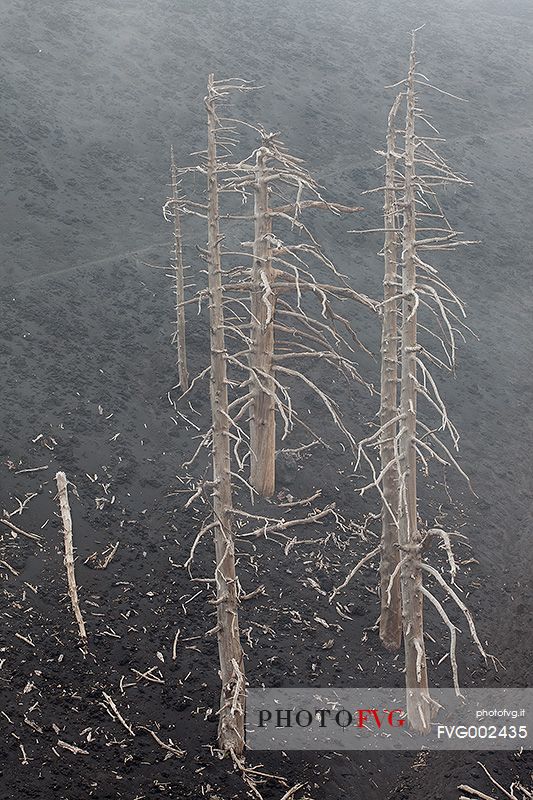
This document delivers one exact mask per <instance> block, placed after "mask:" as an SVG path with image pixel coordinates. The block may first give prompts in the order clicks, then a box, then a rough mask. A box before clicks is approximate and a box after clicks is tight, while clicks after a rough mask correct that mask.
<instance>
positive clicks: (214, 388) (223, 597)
mask: <svg viewBox="0 0 533 800" xmlns="http://www.w3.org/2000/svg"><path fill="white" fill-rule="evenodd" d="M216 98H217V92H216V89H215V86H214V76H213V75H210V76H209V79H208V92H207V97H206V101H205V103H206V109H207V189H208V287H209V324H210V340H211V381H210V399H211V414H212V437H213V444H212V458H213V513H214V521H215V523H216V527H215V529H214V531H215V533H214V539H215V557H216V568H215V578H216V595H217V596H216V609H217V637H218V652H219V661H220V677H221V681H222V693H221V700H220V712H219V724H218V743H219V747H220V749H221V750H222V751H223V752H224V753H228V754H230V753H234V754H236V755H239V754H241V753H242V751H243V748H244V704H245V692H244V690H245V677H244V665H243V652H242V648H241V643H240V635H239V616H238V594H237V582H236V572H235V544H234V539H233V499H232V485H231V461H230V435H229V434H230V430H229V426H230V423H229V415H228V388H227V387H228V384H227V376H226V372H227V366H226V356H227V353H226V345H225V330H224V305H223V282H222V265H221V253H220V243H221V236H220V227H219V201H218V194H219V189H218V176H217V167H218V161H217V133H216V132H217V125H218V123H217V115H216Z"/></svg>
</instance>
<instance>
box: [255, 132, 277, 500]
mask: <svg viewBox="0 0 533 800" xmlns="http://www.w3.org/2000/svg"><path fill="white" fill-rule="evenodd" d="M267 158H268V151H267V150H266V148H264V147H260V148H258V150H257V152H256V162H255V180H254V225H255V232H254V244H253V260H252V270H251V273H252V274H251V284H252V288H251V309H250V314H251V325H250V358H249V363H250V367H251V368H252V370H256V371H257V373H258V374H259V375H261V379H260V380H256V381H253V383H252V388H251V392H252V402H251V409H250V450H251V458H250V462H251V463H250V483H251V485H252V486H253V487H254V489H255V490H256V491H257V492H258V493H259V494H260V495H263V497H270V496H271V495H272V494H273V493H274V489H275V486H276V400H275V384H274V380H273V368H274V315H275V302H276V297H275V294H274V293H273V292H272V291H269V289H270V287H271V286H272V285H273V283H274V274H273V270H272V254H271V242H270V237H271V235H272V218H271V216H270V211H269V202H268V176H267V174H266V170H267ZM265 290H267V291H268V296H267V294H266V292H265Z"/></svg>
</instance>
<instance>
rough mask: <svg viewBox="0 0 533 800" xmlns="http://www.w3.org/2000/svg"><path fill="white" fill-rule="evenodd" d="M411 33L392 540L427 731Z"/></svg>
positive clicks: (410, 678)
mask: <svg viewBox="0 0 533 800" xmlns="http://www.w3.org/2000/svg"><path fill="white" fill-rule="evenodd" d="M415 69H416V55H415V35H414V33H413V36H412V46H411V52H410V55H409V72H408V76H407V84H406V104H407V108H406V122H405V155H404V161H405V164H404V196H403V205H402V216H403V226H402V227H403V230H402V239H403V251H402V295H403V298H402V324H401V381H400V414H401V415H402V418H403V423H402V430H401V431H400V436H399V454H398V455H399V474H400V495H399V509H398V542H399V545H400V547H401V549H402V551H403V553H405V558H404V559H403V561H402V567H401V569H400V584H401V598H402V624H403V640H404V650H405V681H406V689H407V716H408V718H409V722H410V724H411V725H412V727H413V728H414V729H415V730H417V731H424V732H427V731H428V730H429V727H430V719H431V700H430V697H429V691H428V679H427V665H426V651H425V643H424V619H423V594H422V568H421V555H420V538H421V537H420V532H419V529H418V518H417V485H416V484H417V481H416V477H417V476H416V469H417V452H416V421H417V416H416V412H417V387H416V374H417V362H416V355H417V313H416V307H417V303H416V300H417V292H416V281H417V276H416V164H415V157H416V136H415V108H416V93H415V77H414V73H415Z"/></svg>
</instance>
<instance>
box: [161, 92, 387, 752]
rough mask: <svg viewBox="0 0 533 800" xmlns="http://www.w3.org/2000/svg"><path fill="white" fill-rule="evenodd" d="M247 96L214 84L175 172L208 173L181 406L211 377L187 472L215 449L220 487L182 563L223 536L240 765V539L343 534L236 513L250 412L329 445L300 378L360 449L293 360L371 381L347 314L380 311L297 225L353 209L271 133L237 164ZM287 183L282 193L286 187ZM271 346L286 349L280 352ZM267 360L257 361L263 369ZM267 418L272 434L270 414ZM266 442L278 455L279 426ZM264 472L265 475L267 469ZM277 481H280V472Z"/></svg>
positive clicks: (318, 515)
mask: <svg viewBox="0 0 533 800" xmlns="http://www.w3.org/2000/svg"><path fill="white" fill-rule="evenodd" d="M249 88H252V87H249V86H246V85H245V82H243V83H242V84H241V83H239V82H237V81H214V79H213V78H212V77H210V79H209V87H208V95H207V98H206V106H207V111H208V120H209V140H208V141H209V147H208V150H207V152H205V153H196V154H194V155H195V156H196V157H198V158H199V159H200V161H199V163H198V164H197V165H196V166H194V167H185V168H182V169H179V170H177V175H179V176H182V175H183V176H185V175H187V174H191V173H192V174H194V175H197V174H198V172H200V173H202V174H205V175H206V178H207V182H208V192H207V202H195V201H193V200H192V199H190V198H186V197H184V196H180V198H179V201H178V206H179V211H180V212H181V213H182V214H192V215H195V216H197V217H199V218H201V219H202V220H205V221H207V224H208V229H209V231H208V247H207V250H203V249H202V248H198V249H199V255H200V257H201V258H203V259H204V260H205V261H206V263H207V273H208V287H207V290H206V289H200V290H199V291H198V292H197V294H196V296H195V297H194V298H191V299H190V300H187V301H185V305H187V304H188V303H191V302H195V303H198V304H200V305H201V303H202V302H203V300H204V299H206V298H207V299H208V302H209V327H210V338H211V359H210V365H209V367H207V368H206V369H205V370H204V371H203V372H202V373H201V374H200V375H198V376H196V377H195V378H194V379H193V380H192V381H191V382H190V386H189V389H188V390H187V391H186V392H184V393H182V396H181V398H180V402H181V401H182V400H188V399H189V398H190V397H191V396H192V393H193V392H194V388H195V384H196V383H197V382H198V381H199V380H200V379H201V378H203V377H207V376H209V378H210V381H211V424H210V427H209V429H208V430H207V431H205V432H203V433H201V434H200V437H199V438H200V442H199V444H198V446H197V448H196V451H195V452H194V454H193V455H192V457H191V458H190V459H189V460H188V461H187V462H186V463H185V464H184V465H183V466H184V467H186V468H187V469H188V468H190V467H191V466H192V465H193V464H194V463H196V462H197V461H201V456H202V454H203V453H205V451H206V450H207V449H208V448H209V449H210V451H211V455H212V462H213V476H212V480H200V481H198V482H196V486H195V490H194V492H193V494H192V496H191V497H190V498H189V501H188V503H187V505H188V506H190V505H191V503H192V502H194V501H195V500H198V501H200V502H203V503H204V504H206V505H207V506H209V507H212V510H213V513H212V514H210V515H209V516H208V517H207V519H206V520H205V522H204V524H203V525H202V527H201V529H200V531H199V532H198V534H197V536H196V537H195V539H194V542H193V544H192V547H191V551H190V555H189V558H188V559H187V561H186V563H185V566H186V567H187V568H189V569H190V567H191V564H192V562H193V560H194V556H195V551H196V550H197V548H198V546H199V545H200V542H201V541H202V539H203V537H204V536H205V534H207V533H208V532H210V531H214V535H215V546H216V562H217V566H216V589H217V597H216V600H215V603H216V610H217V626H216V628H215V629H214V631H216V632H217V634H218V636H219V653H220V665H221V675H222V683H223V691H222V701H221V719H220V727H219V743H220V747H221V750H223V751H225V752H231V753H232V754H233V755H234V756H236V757H237V758H238V754H239V753H240V752H241V750H242V744H243V742H242V733H243V732H242V727H241V724H242V711H243V709H244V696H243V691H244V680H245V678H244V670H243V666H242V651H241V649H240V644H239V636H238V616H237V614H238V603H239V598H240V594H241V590H240V587H239V582H238V578H237V576H236V574H235V538H236V537H237V536H238V537H239V539H241V540H242V541H243V542H244V541H245V540H250V539H252V540H253V539H255V538H258V537H260V536H263V537H273V538H276V540H279V541H281V543H283V545H284V546H285V548H287V549H290V548H291V547H292V546H294V545H295V543H296V537H294V535H292V534H291V532H290V531H291V529H292V528H294V527H295V526H301V525H310V524H321V522H322V520H324V519H325V518H326V517H328V516H330V515H331V516H333V517H334V518H336V519H338V520H339V521H340V524H341V525H342V519H341V518H339V517H338V515H337V514H336V511H335V508H334V504H330V505H327V506H326V507H324V508H320V507H318V508H317V507H311V509H310V511H309V513H308V514H307V516H305V517H303V518H301V519H295V518H291V519H288V520H286V519H285V518H284V517H282V518H281V519H278V518H276V517H274V516H272V517H266V516H262V515H257V514H253V513H250V512H248V511H245V510H244V509H242V508H240V507H237V508H235V506H234V502H233V497H234V495H235V489H236V486H244V487H245V488H246V489H247V490H249V491H250V493H251V495H252V498H253V496H255V495H257V489H256V488H255V487H254V486H252V484H251V483H250V482H249V481H248V480H247V475H246V469H247V467H248V466H249V464H252V463H253V459H254V457H255V453H254V445H253V444H252V437H253V436H254V434H253V431H251V430H250V431H249V432H247V430H246V415H247V413H250V414H251V416H252V417H253V413H252V408H253V405H254V400H257V401H258V403H260V402H261V400H265V399H266V401H268V402H269V403H272V404H273V405H274V408H275V411H276V413H277V414H279V416H280V418H281V419H282V435H281V439H283V438H284V437H285V436H286V435H287V434H288V433H289V432H290V431H291V430H292V429H293V426H295V425H296V424H300V425H301V426H302V427H303V429H304V430H305V431H306V433H311V435H313V436H314V439H313V441H312V442H311V443H310V444H306V445H303V446H302V447H301V448H299V449H304V450H305V449H306V448H309V447H310V446H311V445H314V444H316V443H317V442H318V441H323V440H322V439H321V437H320V436H315V435H314V432H313V431H312V430H311V428H310V426H309V425H308V424H307V423H306V422H305V421H304V420H303V419H302V418H301V417H300V415H299V414H298V412H297V411H296V410H295V408H294V405H293V401H292V398H291V387H290V386H289V385H288V382H290V381H292V380H293V379H295V380H300V381H303V382H304V384H305V386H306V387H307V388H309V389H311V390H312V391H313V392H314V393H315V394H316V396H317V397H319V398H320V400H321V402H323V403H324V405H325V407H326V408H327V410H328V412H329V414H330V416H331V417H332V419H333V421H334V422H335V424H337V426H338V428H339V429H340V430H341V431H342V433H343V435H345V436H346V437H347V438H348V440H349V442H350V446H351V447H352V448H354V447H356V441H355V439H354V437H353V435H352V434H351V433H350V431H349V430H348V428H347V427H346V426H345V424H344V422H343V419H342V413H341V409H340V408H339V407H338V406H337V404H336V402H335V400H334V399H332V398H330V397H329V395H328V394H327V393H326V392H325V391H324V390H323V389H322V388H321V387H320V386H317V385H316V384H315V383H314V382H313V380H312V379H311V378H310V377H309V375H308V374H307V372H306V370H305V367H304V368H303V369H294V368H293V367H292V366H288V365H286V363H285V362H286V361H287V360H289V359H295V358H300V359H302V362H303V364H304V365H305V364H306V361H305V359H309V358H311V357H312V358H313V359H314V360H315V362H317V363H318V361H319V360H321V361H323V362H326V363H329V364H330V365H331V366H332V367H334V368H335V369H337V370H339V371H340V372H342V373H343V374H344V375H345V376H346V377H347V378H348V379H349V381H350V382H351V381H353V380H354V379H356V380H359V381H360V382H361V383H365V382H364V381H363V379H362V377H361V376H360V375H359V372H358V369H357V365H356V364H355V363H354V361H353V354H354V353H355V350H356V348H357V347H359V345H360V343H359V339H358V337H357V334H356V332H355V330H354V329H353V328H352V325H351V323H350V321H349V320H348V319H347V318H346V317H345V316H343V315H342V314H341V313H340V311H339V308H338V305H339V304H342V303H343V302H345V301H349V302H350V301H354V300H357V301H358V302H359V303H361V304H363V305H364V306H365V308H367V309H371V310H372V311H375V308H376V303H375V302H374V301H372V300H370V299H369V298H367V297H366V296H365V295H362V294H360V293H358V292H355V291H354V290H353V289H352V288H351V287H350V286H349V285H348V283H347V281H346V279H345V278H344V276H343V275H341V273H339V272H338V271H337V269H336V268H335V266H334V265H333V264H332V263H331V261H329V259H328V258H327V257H326V256H325V255H324V254H323V253H322V251H321V249H320V248H319V246H318V244H317V243H316V241H315V240H314V238H313V236H312V234H311V233H310V231H308V229H307V228H306V226H305V225H304V224H303V223H302V222H301V220H300V219H299V215H300V212H301V211H302V209H304V208H313V207H316V208H327V209H328V210H330V211H331V212H332V213H334V214H339V213H341V212H342V211H353V210H356V209H351V208H350V209H349V208H347V207H344V206H338V205H335V204H331V203H326V202H325V201H324V200H323V199H322V198H321V197H320V195H319V193H318V190H317V185H316V184H315V182H314V181H313V180H312V179H311V177H310V176H308V173H307V172H306V171H304V170H303V168H302V167H301V166H300V162H299V160H298V159H294V158H292V157H291V156H289V155H288V154H287V153H286V152H285V150H284V149H283V146H282V145H281V143H280V142H279V141H278V140H277V137H276V136H275V135H268V136H267V135H266V134H264V132H261V131H260V133H261V135H262V142H261V146H260V147H259V149H257V150H254V151H253V153H252V154H251V155H250V156H249V157H248V158H246V159H244V160H241V161H235V160H233V158H232V154H233V148H234V146H235V144H236V143H237V139H236V131H237V123H238V122H239V121H238V120H234V119H232V118H229V117H224V116H221V115H220V111H219V103H220V102H222V101H223V100H225V99H226V97H227V95H228V94H229V93H230V92H231V91H232V90H247V89H249ZM249 127H253V126H249ZM255 130H259V129H255ZM276 176H277V180H276ZM282 179H283V182H284V184H285V185H284V186H283V187H280V186H279V184H280V182H281V181H282ZM287 186H289V187H290V190H291V191H292V193H293V194H294V198H295V199H294V202H288V199H287V197H286V195H287ZM304 190H307V191H310V192H311V193H312V194H313V195H314V196H313V198H312V199H309V200H307V199H306V200H304V199H303V198H302V192H303V191H304ZM247 191H249V192H250V193H251V195H252V197H253V198H254V212H255V213H253V214H251V213H238V212H236V211H235V210H231V206H230V208H229V210H228V211H226V203H225V207H224V209H223V210H222V211H221V210H220V208H219V199H220V200H223V199H224V198H231V197H232V196H233V197H235V196H237V197H239V198H240V199H241V200H242V201H246V202H247V201H248V200H249V199H250V196H249V195H248V194H247ZM236 193H237V195H236ZM278 195H279V199H278ZM271 198H276V200H277V202H278V205H275V206H274V207H271V206H270V201H271ZM274 218H279V219H285V220H286V221H287V222H289V223H290V226H289V231H290V230H291V229H293V230H295V231H297V232H298V235H299V236H300V239H298V241H296V242H293V243H291V244H289V243H284V242H282V241H281V239H279V237H278V235H277V233H276V235H274V234H273V232H272V227H273V225H272V223H273V219H274ZM221 220H223V221H226V220H231V221H232V224H233V221H238V222H237V225H239V226H241V227H244V226H247V225H251V224H252V223H254V237H253V240H252V241H250V242H244V243H240V245H239V246H240V248H241V249H238V250H235V249H229V248H227V245H226V244H225V233H226V230H227V228H226V229H225V230H224V231H223V230H221V224H220V221H221ZM289 235H290V233H289ZM306 259H309V260H311V259H314V260H315V261H316V263H318V264H321V265H322V266H323V267H324V268H325V269H328V270H329V271H330V273H331V275H332V278H331V279H330V283H321V282H319V281H318V280H317V278H316V277H315V275H314V272H313V270H312V269H311V268H310V267H309V265H308V264H307V263H306ZM243 261H244V265H243ZM228 262H229V263H228ZM305 296H308V297H310V298H312V299H315V302H316V299H317V300H318V304H317V305H318V309H319V311H318V313H315V314H313V315H312V316H310V315H309V313H308V309H307V308H306V307H305V304H304V297H305ZM278 305H279V308H278ZM274 312H275V313H274ZM254 342H255V343H256V346H255V347H254V346H253V345H254ZM274 344H277V347H276V349H275V348H274ZM259 354H261V355H259ZM259 358H260V359H261V360H260V363H257V360H258V359H259ZM171 402H172V400H171ZM182 416H183V415H182ZM268 419H269V421H270V422H272V423H273V424H274V425H275V422H274V420H272V416H270V417H268ZM263 436H264V434H263ZM257 438H259V436H258V437H257ZM268 441H269V442H271V443H272V444H273V445H274V446H275V441H276V440H275V427H273V429H272V438H271V439H269V440H268ZM268 452H269V456H268V458H271V459H274V458H275V449H273V447H272V446H271V447H270V448H269V450H268ZM265 474H268V471H267V470H266V471H265ZM270 474H271V476H272V479H273V476H274V466H273V464H272V471H271V472H270ZM319 496H320V491H318V492H315V493H314V494H313V495H312V496H311V497H310V498H306V499H305V500H302V501H298V500H294V501H291V502H290V503H289V505H290V506H291V507H292V506H300V505H310V503H311V502H312V501H314V500H315V498H317V497H319ZM284 513H286V511H285V512H284ZM250 523H251V524H252V527H251V530H250ZM257 525H259V526H260V527H257ZM287 551H288V550H287ZM230 623H231V624H230Z"/></svg>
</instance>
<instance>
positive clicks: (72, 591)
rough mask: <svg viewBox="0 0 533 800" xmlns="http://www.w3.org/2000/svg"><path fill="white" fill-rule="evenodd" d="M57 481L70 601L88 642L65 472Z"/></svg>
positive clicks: (85, 641)
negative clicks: (75, 564)
mask: <svg viewBox="0 0 533 800" xmlns="http://www.w3.org/2000/svg"><path fill="white" fill-rule="evenodd" d="M56 483H57V496H58V498H59V506H60V509H61V518H62V520H63V535H64V542H65V567H66V569H67V581H68V593H69V597H70V602H71V603H72V610H73V611H74V616H75V617H76V622H77V623H78V629H79V632H80V637H81V639H82V641H83V642H84V644H87V632H86V630H85V623H84V621H83V617H82V615H81V611H80V604H79V601H78V588H77V586H76V575H75V572H74V546H73V544H72V516H71V514H70V505H69V502H68V490H67V486H68V481H67V476H66V475H65V473H64V472H58V473H57V474H56Z"/></svg>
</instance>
